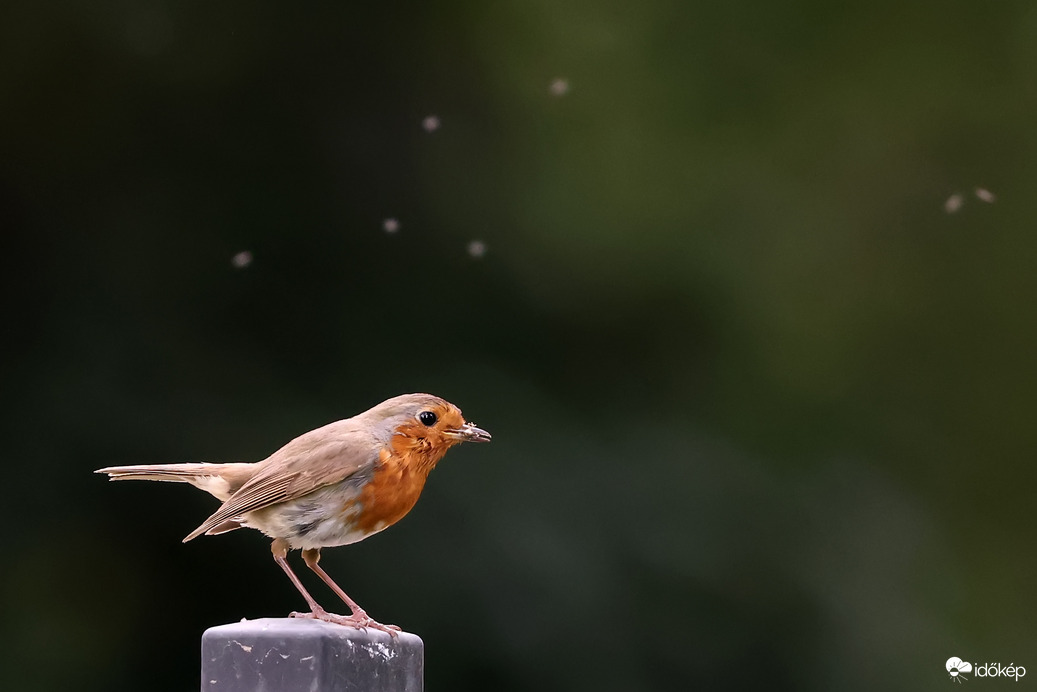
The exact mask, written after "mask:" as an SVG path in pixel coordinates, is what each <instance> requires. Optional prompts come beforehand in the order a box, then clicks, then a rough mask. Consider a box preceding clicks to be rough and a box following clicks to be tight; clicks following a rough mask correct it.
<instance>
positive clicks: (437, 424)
mask: <svg viewBox="0 0 1037 692" xmlns="http://www.w3.org/2000/svg"><path fill="white" fill-rule="evenodd" d="M362 415H363V416H364V417H368V416H370V417H371V418H372V423H373V424H374V425H377V426H378V427H380V428H381V431H382V433H383V434H382V435H380V437H382V438H383V439H384V440H385V442H387V443H388V445H389V446H390V447H392V449H393V450H394V451H395V452H396V453H397V454H415V453H417V454H419V455H420V456H421V457H422V460H423V461H424V464H426V465H428V466H429V468H431V467H432V466H435V464H436V462H438V461H439V460H440V459H442V458H443V455H444V454H446V452H447V450H448V449H450V448H451V447H453V446H454V445H456V444H459V443H461V442H489V441H490V433H488V432H486V431H485V430H483V429H482V428H478V427H476V426H475V424H474V423H469V422H467V421H465V419H464V416H463V415H462V414H461V409H459V408H457V407H456V406H454V405H453V404H451V403H450V402H449V401H446V400H445V399H441V398H439V397H438V396H433V395H431V394H403V395H401V396H397V397H393V398H392V399H389V400H387V401H383V402H382V403H380V404H378V405H377V406H375V407H374V408H372V409H371V410H370V411H367V412H366V413H364V414H362Z"/></svg>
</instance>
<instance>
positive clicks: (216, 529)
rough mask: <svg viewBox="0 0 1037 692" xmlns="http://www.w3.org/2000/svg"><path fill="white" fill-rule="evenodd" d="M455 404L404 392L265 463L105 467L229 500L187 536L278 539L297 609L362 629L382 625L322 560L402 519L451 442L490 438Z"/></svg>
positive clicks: (116, 474) (123, 476)
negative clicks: (317, 588)
mask: <svg viewBox="0 0 1037 692" xmlns="http://www.w3.org/2000/svg"><path fill="white" fill-rule="evenodd" d="M489 440H490V435H489V433H487V432H486V431H485V430H481V429H479V428H477V427H475V425H474V424H472V423H466V422H465V420H464V417H463V416H462V415H461V411H460V410H459V409H458V408H457V407H456V406H454V405H453V404H451V403H449V402H447V401H445V400H443V399H440V398H439V397H436V396H432V395H430V394H404V395H402V396H398V397H394V398H392V399H389V400H387V401H384V402H382V403H381V404H379V405H378V406H375V407H374V408H372V409H370V410H368V411H365V412H364V413H361V414H359V415H357V416H354V417H352V418H347V419H346V420H340V421H337V422H335V423H330V424H328V425H325V426H324V427H321V428H317V429H316V430H312V431H310V432H308V433H305V434H304V435H300V436H299V437H297V438H295V439H294V440H292V441H291V442H289V443H288V444H286V445H285V446H284V447H282V448H281V449H279V450H277V451H276V452H274V453H273V454H271V455H270V456H269V457H267V458H266V459H264V460H263V461H259V462H256V463H229V464H205V463H191V464H149V465H141V466H111V467H108V468H103V469H98V471H97V473H106V474H108V476H109V477H110V478H111V479H112V480H154V481H171V482H179V483H190V484H191V485H193V486H195V487H196V488H200V489H201V490H204V491H206V492H208V493H210V494H211V495H213V496H215V497H216V498H217V499H219V500H221V501H223V504H222V505H221V506H220V507H219V508H218V509H217V510H216V511H215V512H214V513H213V514H212V515H211V516H210V517H209V518H208V519H206V520H205V521H204V522H202V524H201V525H200V526H199V527H198V528H196V529H195V530H194V531H192V532H191V533H190V534H188V535H187V537H186V538H185V539H184V541H185V542H186V541H189V540H191V539H193V538H196V537H198V536H200V535H202V534H208V535H213V534H219V533H224V532H227V531H233V530H234V529H237V528H240V527H248V528H255V529H258V530H259V531H262V532H263V533H264V534H266V535H267V536H269V537H271V538H273V539H274V542H273V544H272V546H271V549H272V551H273V554H274V560H275V561H277V563H278V564H279V565H280V566H281V568H282V569H284V571H285V573H286V574H287V575H288V577H289V579H291V580H292V583H293V584H295V586H296V588H298V589H299V591H300V593H302V595H303V597H304V598H305V599H306V602H307V604H308V605H309V606H310V610H311V612H310V613H307V614H302V615H300V614H299V613H293V616H298V617H314V618H318V619H321V620H326V621H328V622H337V623H341V624H345V625H351V626H354V627H375V628H378V629H383V630H386V631H395V629H398V628H394V627H393V626H391V625H388V626H387V625H381V624H379V623H377V622H375V621H374V620H372V619H371V618H369V617H367V614H366V613H365V612H364V611H363V609H361V608H360V607H359V606H358V605H357V604H356V603H355V602H354V601H353V600H352V599H351V598H349V596H347V595H346V594H345V592H343V591H342V589H341V588H339V587H338V585H337V584H335V582H333V581H332V580H331V578H330V577H329V576H328V575H327V574H326V573H325V572H324V570H323V569H321V568H320V566H319V565H318V564H317V562H318V560H319V559H320V550H321V548H329V547H333V546H338V545H347V544H349V543H355V542H357V541H360V540H363V539H364V538H367V537H368V536H370V535H372V534H374V533H377V532H378V531H381V530H383V529H385V528H387V527H389V526H391V525H393V524H394V523H396V522H397V521H399V520H400V519H401V518H403V516H404V515H406V514H407V512H409V511H410V510H411V508H412V507H413V506H414V504H415V503H416V502H417V500H418V497H419V496H420V495H421V490H422V488H424V485H425V480H426V479H427V478H428V474H429V472H430V471H431V470H432V469H433V468H435V466H436V463H438V462H439V460H440V459H442V458H443V455H444V454H446V452H447V450H448V449H450V447H452V446H454V445H456V444H458V443H460V442H465V441H474V442H488V441H489ZM291 549H301V550H302V551H303V561H304V562H305V563H306V565H307V566H308V567H309V568H310V569H312V570H313V571H314V572H316V573H317V575H318V576H320V577H321V579H322V580H324V581H325V582H326V583H327V584H328V586H330V587H331V588H332V590H333V591H335V593H336V594H337V595H338V596H339V597H340V598H342V600H343V601H345V603H346V604H347V605H348V606H349V608H350V610H351V614H350V615H349V616H348V617H343V616H340V615H333V614H331V613H328V612H326V611H325V610H324V609H323V608H321V607H320V606H319V605H318V604H317V603H316V601H314V600H313V598H312V597H311V596H310V594H309V593H308V592H307V591H306V589H305V588H304V587H303V585H302V583H301V582H300V581H299V579H298V577H296V575H295V573H294V572H292V570H291V568H290V567H289V566H288V562H287V559H286V556H287V553H288V551H289V550H291Z"/></svg>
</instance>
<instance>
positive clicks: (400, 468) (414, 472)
mask: <svg viewBox="0 0 1037 692" xmlns="http://www.w3.org/2000/svg"><path fill="white" fill-rule="evenodd" d="M418 462H419V460H418V459H416V458H413V456H412V455H409V454H406V453H404V454H399V453H395V450H393V451H390V450H388V449H385V450H382V452H381V454H380V455H379V462H378V465H377V466H376V468H375V470H374V473H373V474H372V475H371V480H370V481H368V482H367V483H366V484H365V485H364V487H363V489H362V490H361V491H360V495H359V497H357V498H356V500H355V501H353V502H350V503H349V505H348V506H347V507H345V508H344V511H346V512H349V511H350V510H351V509H352V508H353V507H354V506H355V505H359V506H360V508H361V509H360V512H359V513H358V514H357V515H356V516H355V517H354V518H353V521H352V525H353V528H354V529H355V530H358V531H361V532H363V533H364V534H365V535H370V534H372V533H376V532H378V531H381V530H382V529H384V528H386V527H388V526H392V525H393V524H395V523H396V522H398V521H399V520H400V519H402V518H403V517H404V516H405V515H406V514H407V512H409V511H411V509H412V508H413V507H414V504H415V503H416V502H417V501H418V497H419V496H420V495H421V491H422V489H423V488H424V487H425V480H426V479H427V478H428V469H427V468H425V467H424V465H423V464H421V463H418Z"/></svg>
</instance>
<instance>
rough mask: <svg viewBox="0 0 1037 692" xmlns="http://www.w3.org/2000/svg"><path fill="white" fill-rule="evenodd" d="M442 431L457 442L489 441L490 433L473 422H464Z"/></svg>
mask: <svg viewBox="0 0 1037 692" xmlns="http://www.w3.org/2000/svg"><path fill="white" fill-rule="evenodd" d="M444 433H445V434H446V436H447V437H450V438H452V439H455V440H457V441H458V442H489V441H490V439H491V438H490V433H488V432H486V431H485V430H483V429H482V428H477V427H475V423H465V424H464V425H462V426H461V427H460V428H453V429H451V430H446V431H444Z"/></svg>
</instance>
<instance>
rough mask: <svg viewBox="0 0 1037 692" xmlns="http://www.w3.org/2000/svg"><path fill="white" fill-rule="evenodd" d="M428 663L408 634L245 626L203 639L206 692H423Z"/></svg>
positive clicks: (271, 621) (279, 622)
mask: <svg viewBox="0 0 1037 692" xmlns="http://www.w3.org/2000/svg"><path fill="white" fill-rule="evenodd" d="M424 658H425V655H424V644H423V643H422V641H421V638H420V637H418V636H417V635H414V634H409V633H407V632H400V633H399V634H398V635H397V636H396V637H392V636H390V635H388V634H386V633H385V632H379V631H377V630H358V629H354V628H352V627H344V626H342V625H333V624H330V623H327V622H319V621H314V620H307V619H294V618H264V619H260V620H246V621H242V622H237V623H233V624H230V625H220V626H218V627H212V628H210V629H208V630H206V631H205V633H204V634H203V635H202V687H201V692H259V691H262V692H308V691H309V690H313V691H314V692H318V691H319V692H347V690H348V691H349V692H421V690H422V685H423V673H424Z"/></svg>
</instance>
